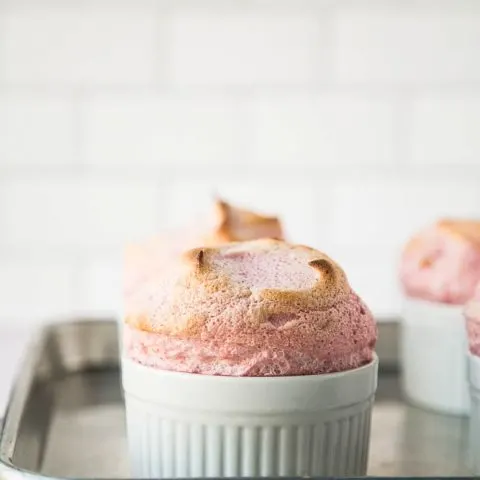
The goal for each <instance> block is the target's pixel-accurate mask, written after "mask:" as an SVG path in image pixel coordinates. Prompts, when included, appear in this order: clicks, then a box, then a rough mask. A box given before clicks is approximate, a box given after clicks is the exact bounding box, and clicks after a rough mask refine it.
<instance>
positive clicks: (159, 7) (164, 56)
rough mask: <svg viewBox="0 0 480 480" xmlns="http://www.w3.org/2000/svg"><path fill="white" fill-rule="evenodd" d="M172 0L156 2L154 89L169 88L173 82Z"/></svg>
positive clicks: (156, 90) (155, 90)
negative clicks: (171, 57) (170, 63)
mask: <svg viewBox="0 0 480 480" xmlns="http://www.w3.org/2000/svg"><path fill="white" fill-rule="evenodd" d="M172 7H173V6H172V4H171V3H170V2H163V1H158V2H157V3H156V4H155V35H154V46H153V52H154V55H155V58H154V59H153V86H154V89H153V91H154V92H155V93H157V92H158V91H159V89H160V90H162V89H167V88H168V85H169V84H170V83H171V66H170V65H169V59H170V55H169V53H170V51H171V44H172V20H173V8H172Z"/></svg>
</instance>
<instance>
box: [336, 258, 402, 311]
mask: <svg viewBox="0 0 480 480" xmlns="http://www.w3.org/2000/svg"><path fill="white" fill-rule="evenodd" d="M335 260H337V261H338V262H339V263H340V265H341V266H342V268H343V269H344V270H345V273H346V274H347V277H348V281H349V283H350V285H351V287H352V288H353V290H354V291H355V292H356V293H357V294H358V295H359V296H360V297H361V298H362V300H363V301H364V302H365V303H366V304H367V305H368V307H369V308H370V310H371V311H372V312H373V314H374V315H375V316H376V317H377V318H378V319H381V318H386V317H392V316H395V315H398V314H399V313H400V312H401V293H400V288H399V282H398V273H397V272H398V253H397V251H396V250H395V249H390V250H387V249H383V250H379V249H376V250H375V251H372V250H371V249H369V248H364V249H358V248H351V249H343V252H342V253H341V254H340V253H339V255H338V256H336V257H335Z"/></svg>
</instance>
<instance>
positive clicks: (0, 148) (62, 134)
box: [0, 93, 77, 167]
mask: <svg viewBox="0 0 480 480" xmlns="http://www.w3.org/2000/svg"><path fill="white" fill-rule="evenodd" d="M74 114H75V112H74V107H73V103H72V101H71V100H69V99H68V98H66V97H61V96H44V95H32V94H28V93H25V94H19V93H15V94H3V95H1V96H0V128H1V133H0V139H1V140H0V165H9V166H22V167H26V166H35V167H43V166H63V165H66V166H68V165H70V164H72V163H73V162H75V155H76V150H75V149H76V143H75V141H76V139H75V135H76V133H77V132H76V131H75V121H74Z"/></svg>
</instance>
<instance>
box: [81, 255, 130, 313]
mask: <svg viewBox="0 0 480 480" xmlns="http://www.w3.org/2000/svg"><path fill="white" fill-rule="evenodd" d="M120 262H121V257H120V256H118V257H116V258H111V259H108V260H95V259H90V260H88V261H86V262H85V264H84V265H83V267H82V271H81V273H80V283H79V290H80V294H81V295H80V298H79V302H78V309H79V310H80V311H82V312H86V313H90V314H92V315H93V314H95V315H111V316H115V317H116V316H118V315H119V313H120V309H121V305H122V298H121V294H122V286H121V280H122V271H121V263H120Z"/></svg>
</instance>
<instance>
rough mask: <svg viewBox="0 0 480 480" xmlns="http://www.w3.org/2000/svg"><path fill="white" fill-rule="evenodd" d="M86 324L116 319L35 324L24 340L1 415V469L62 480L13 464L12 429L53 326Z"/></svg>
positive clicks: (24, 401) (30, 475) (16, 425)
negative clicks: (32, 331) (26, 339)
mask: <svg viewBox="0 0 480 480" xmlns="http://www.w3.org/2000/svg"><path fill="white" fill-rule="evenodd" d="M87 324H88V325H89V326H91V327H92V328H94V327H95V326H100V325H102V326H105V325H110V326H111V327H112V329H113V328H116V326H117V324H118V322H117V321H116V320H114V319H109V318H104V319H101V318H92V319H89V318H85V317H80V318H79V317H74V318H72V319H65V320H58V321H52V322H49V323H47V324H45V325H43V326H42V327H40V328H37V329H36V330H35V331H34V333H33V335H31V336H30V339H29V340H28V341H27V342H26V344H25V348H24V352H23V353H22V355H21V357H20V361H19V362H18V365H17V367H16V371H15V374H14V378H13V382H12V384H11V386H10V392H9V395H8V400H7V406H6V409H5V412H4V415H3V417H1V419H0V422H1V423H0V468H1V469H2V470H5V469H6V470H7V471H10V472H15V473H18V474H21V475H22V476H23V477H26V478H30V477H31V478H36V479H39V478H40V479H54V480H65V479H64V477H53V476H49V475H44V474H42V473H41V472H35V471H32V470H29V469H26V468H22V467H20V466H18V465H16V464H14V463H13V460H12V458H13V454H14V451H15V445H16V435H15V430H16V431H18V427H19V422H20V419H21V416H22V412H23V411H24V408H25V403H26V401H27V398H28V393H29V391H30V387H31V385H32V383H33V381H34V379H35V364H37V363H38V362H39V360H40V358H41V354H42V351H43V349H44V348H45V346H46V343H47V341H48V339H49V338H50V337H51V336H52V335H53V334H54V333H55V331H56V330H59V329H61V328H76V327H80V328H82V326H85V325H87ZM1 473H2V472H0V478H1Z"/></svg>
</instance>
